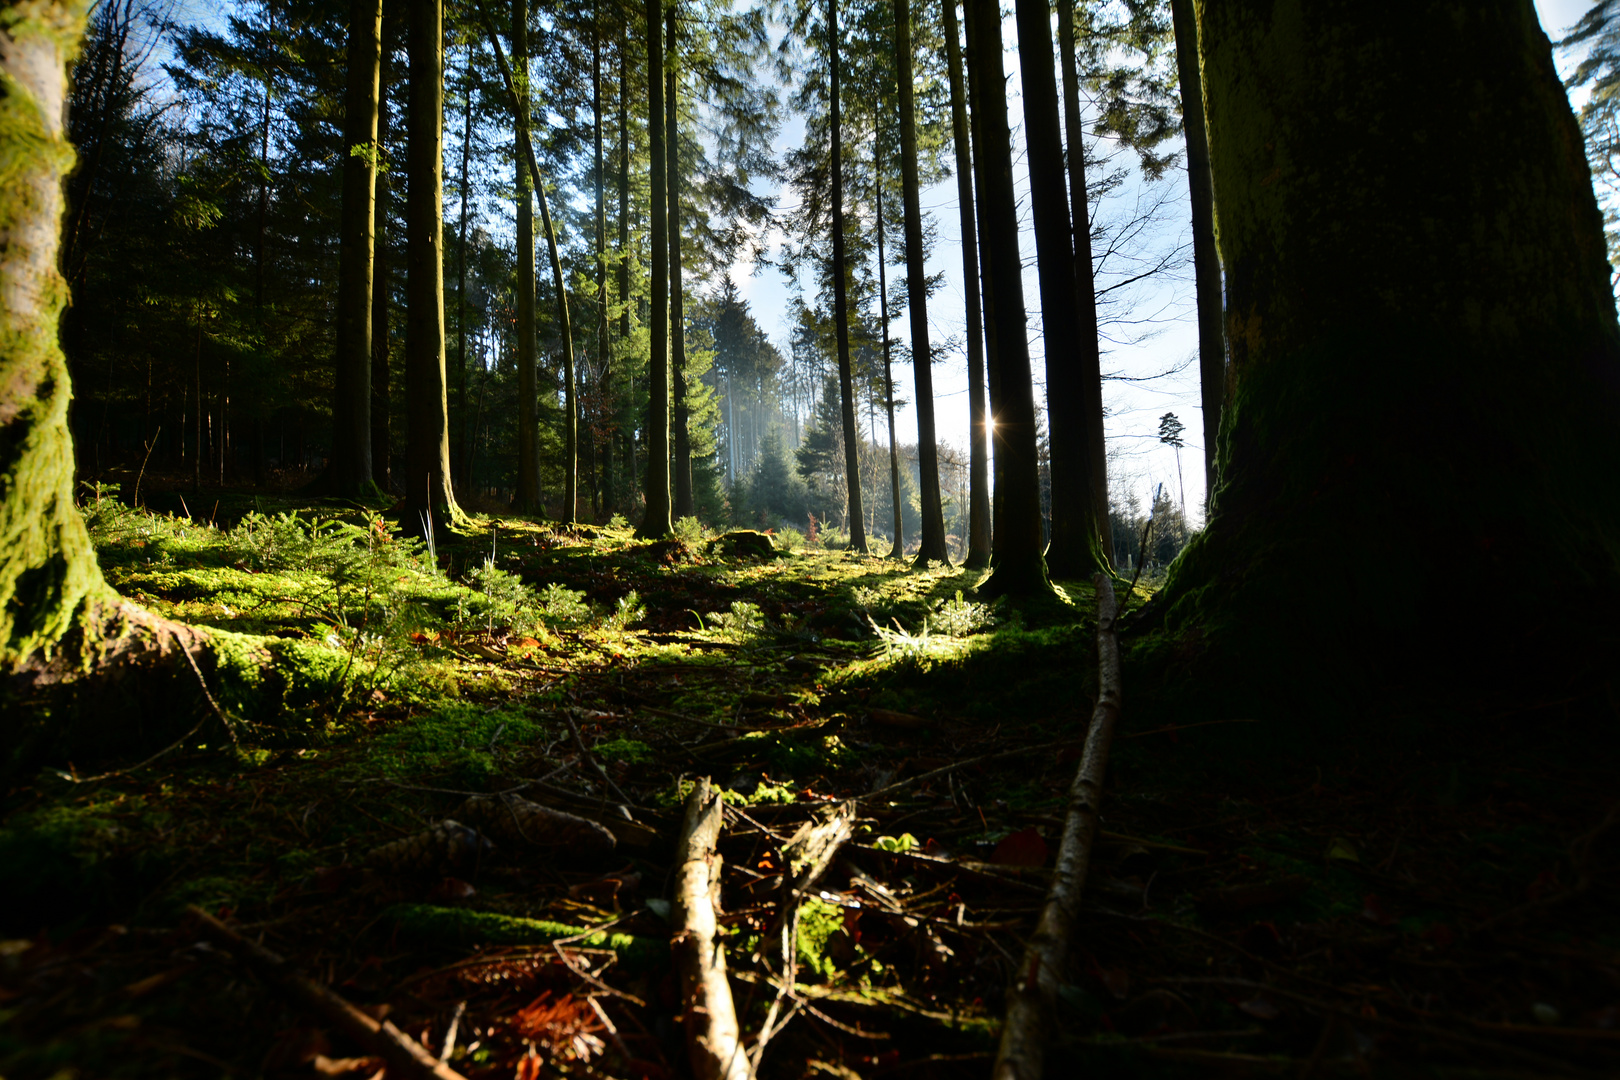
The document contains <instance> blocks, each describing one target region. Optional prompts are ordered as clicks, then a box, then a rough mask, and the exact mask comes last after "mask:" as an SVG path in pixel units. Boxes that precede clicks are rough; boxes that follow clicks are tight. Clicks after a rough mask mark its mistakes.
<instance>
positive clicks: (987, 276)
mask: <svg viewBox="0 0 1620 1080" xmlns="http://www.w3.org/2000/svg"><path fill="white" fill-rule="evenodd" d="M962 23H963V25H962V29H963V32H964V34H965V35H966V50H965V52H964V57H963V58H964V60H965V61H966V68H967V83H968V101H969V103H970V111H969V113H968V129H969V131H970V132H971V133H972V150H973V182H974V187H975V189H976V190H977V192H978V197H977V198H976V199H975V201H974V212H975V218H976V224H977V226H978V229H977V233H978V236H979V237H980V238H981V239H982V238H984V237H987V236H988V235H989V234H990V220H991V214H990V208H989V206H988V205H987V204H986V202H985V192H986V191H987V190H989V187H990V184H989V182H988V180H987V177H988V175H989V174H988V173H987V172H986V169H987V167H988V166H987V165H986V163H985V160H984V145H985V143H984V124H983V117H982V116H981V115H980V110H979V105H978V103H979V101H980V100H981V97H982V94H981V93H980V90H979V69H980V68H981V67H982V66H983V65H982V64H979V63H976V62H975V61H974V59H973V58H974V57H975V56H976V55H977V46H976V45H975V41H976V37H975V35H976V30H977V26H978V18H977V15H976V13H975V11H974V8H973V5H972V4H970V3H968V0H963V3H962ZM979 292H980V295H981V296H982V297H983V298H984V371H985V389H986V396H987V399H988V402H987V405H986V411H985V436H986V438H987V439H988V440H989V441H990V445H991V447H992V448H993V447H994V446H995V442H994V438H993V435H994V432H995V428H996V406H997V404H998V403H999V402H1000V401H1001V362H1000V360H999V358H998V354H997V352H996V326H997V322H996V290H995V274H994V272H993V270H992V269H991V264H990V250H989V244H988V243H981V244H979ZM1020 295H1022V294H1020ZM1020 317H1022V316H1020ZM1006 471H1007V459H1006V457H1005V456H1004V455H1001V454H996V453H992V454H991V455H990V475H991V484H990V488H991V492H990V503H991V507H990V523H991V525H990V533H991V537H990V555H991V557H990V564H991V565H992V566H993V565H994V564H995V562H996V560H997V559H999V558H1000V557H1001V535H1000V533H998V532H997V531H996V529H997V525H996V522H998V521H1000V520H1001V507H1002V503H1003V502H1004V496H1005V493H1006V490H1007V485H1006V484H1005V483H1004V480H1005V478H1006Z"/></svg>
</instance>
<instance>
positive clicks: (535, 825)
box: [456, 792, 618, 858]
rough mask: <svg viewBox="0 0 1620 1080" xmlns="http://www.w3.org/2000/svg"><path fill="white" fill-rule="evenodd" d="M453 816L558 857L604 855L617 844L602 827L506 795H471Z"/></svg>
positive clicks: (508, 794) (486, 832)
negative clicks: (551, 852) (551, 851)
mask: <svg viewBox="0 0 1620 1080" xmlns="http://www.w3.org/2000/svg"><path fill="white" fill-rule="evenodd" d="M456 816H457V817H458V818H459V819H461V820H462V821H466V822H468V823H470V824H472V825H474V826H476V827H478V828H479V829H482V830H483V831H484V833H485V834H486V835H489V836H493V837H496V838H498V839H500V840H503V841H505V842H506V843H508V844H511V845H515V846H524V845H527V846H530V847H541V848H550V849H554V850H556V851H557V852H558V853H560V854H567V855H576V856H581V857H587V858H588V857H591V856H597V855H606V854H608V853H610V852H611V851H612V850H613V849H614V847H615V846H616V845H617V843H618V841H617V840H616V839H615V837H614V835H613V833H612V832H610V831H609V830H608V828H607V827H606V826H604V825H601V824H598V823H597V822H595V821H591V820H589V819H587V818H582V817H580V816H579V815H577V814H570V813H568V812H567V811H566V810H553V809H552V808H551V807H549V806H541V805H540V804H539V803H537V802H530V801H529V800H528V799H525V798H523V797H522V796H521V795H514V794H511V793H510V792H505V793H501V794H497V795H474V796H472V797H471V798H469V799H468V800H467V801H466V802H464V803H462V804H461V807H460V808H459V809H458V810H457V811H456Z"/></svg>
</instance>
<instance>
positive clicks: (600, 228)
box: [591, 0, 613, 513]
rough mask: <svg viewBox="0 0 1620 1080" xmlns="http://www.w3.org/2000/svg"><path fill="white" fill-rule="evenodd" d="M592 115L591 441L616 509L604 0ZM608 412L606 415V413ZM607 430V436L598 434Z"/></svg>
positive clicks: (596, 31)
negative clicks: (594, 412)
mask: <svg viewBox="0 0 1620 1080" xmlns="http://www.w3.org/2000/svg"><path fill="white" fill-rule="evenodd" d="M591 119H592V125H591V129H592V135H593V137H594V139H595V143H596V303H597V307H596V368H597V370H598V371H599V372H601V375H600V379H601V382H600V384H599V386H598V387H597V390H598V394H597V397H598V400H599V401H600V403H601V404H600V406H599V409H600V410H602V412H599V413H598V416H597V423H596V424H595V425H593V427H592V429H591V445H592V446H593V447H596V446H597V445H598V444H599V443H600V444H601V445H600V451H599V452H600V455H601V481H600V488H596V487H595V485H593V490H600V491H601V493H602V502H603V504H604V505H605V507H606V509H607V511H608V512H609V513H612V511H613V424H612V414H613V355H612V353H611V352H610V351H609V347H608V318H609V312H610V299H609V296H608V251H607V161H606V158H605V157H604V156H603V154H602V0H597V2H596V5H595V7H594V9H593V16H592V21H591ZM603 413H605V414H606V415H603ZM604 434H605V438H603V437H599V436H603V435H604Z"/></svg>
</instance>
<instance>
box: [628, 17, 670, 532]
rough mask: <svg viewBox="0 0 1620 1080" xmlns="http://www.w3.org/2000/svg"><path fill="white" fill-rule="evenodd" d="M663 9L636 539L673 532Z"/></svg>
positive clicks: (656, 22)
mask: <svg viewBox="0 0 1620 1080" xmlns="http://www.w3.org/2000/svg"><path fill="white" fill-rule="evenodd" d="M663 19H664V9H663V4H662V2H661V0H647V142H648V144H649V156H650V157H651V159H652V205H651V207H650V208H649V216H650V218H651V220H650V221H649V222H648V230H647V231H648V234H649V236H648V251H647V258H648V259H649V260H651V266H650V269H651V271H652V273H651V275H650V276H651V278H652V282H651V286H652V296H651V305H650V306H651V309H652V310H651V313H650V319H651V323H652V325H651V326H650V327H649V328H648V329H649V330H650V331H651V333H650V335H649V337H650V338H651V340H652V356H651V359H650V362H649V363H648V365H647V376H648V379H649V380H650V382H649V384H648V386H647V507H646V512H645V514H644V515H643V516H642V519H641V525H640V527H638V528H637V529H636V535H637V536H640V537H643V538H645V539H653V540H656V539H658V538H660V537H664V536H668V535H669V534H670V533H671V532H673V531H674V528H673V525H672V522H671V521H670V503H669V480H670V477H669V273H668V271H669V232H668V230H669V193H668V180H669V172H668V169H669V163H668V162H667V161H666V160H665V154H666V149H665V142H664V133H665V127H664V120H665V118H664V23H663Z"/></svg>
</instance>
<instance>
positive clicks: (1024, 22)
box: [1017, 0, 1107, 578]
mask: <svg viewBox="0 0 1620 1080" xmlns="http://www.w3.org/2000/svg"><path fill="white" fill-rule="evenodd" d="M1063 2H1066V0H1063ZM1017 11H1018V15H1017V18H1018V53H1019V57H1020V63H1019V65H1018V66H1019V72H1020V73H1021V75H1022V80H1023V86H1024V137H1025V141H1026V143H1027V144H1028V149H1029V202H1030V208H1031V210H1032V212H1033V216H1034V219H1035V250H1036V253H1037V258H1038V260H1039V263H1040V289H1041V328H1042V332H1043V336H1044V337H1045V339H1046V408H1047V437H1048V439H1049V442H1050V446H1051V470H1052V519H1051V520H1052V536H1051V546H1050V548H1049V549H1048V550H1047V553H1046V560H1047V569H1048V571H1049V572H1052V573H1057V574H1061V575H1062V576H1063V577H1066V578H1075V577H1082V576H1087V575H1089V574H1090V573H1092V572H1093V571H1095V570H1098V569H1105V568H1106V567H1107V563H1106V561H1104V560H1103V559H1102V558H1101V552H1100V551H1099V550H1098V544H1099V539H1098V537H1099V535H1100V530H1099V528H1098V522H1097V515H1096V503H1095V500H1094V498H1093V494H1092V470H1091V460H1090V458H1091V453H1090V450H1091V438H1090V432H1089V431H1088V430H1087V427H1088V425H1089V424H1091V423H1093V422H1095V421H1096V419H1097V418H1096V417H1093V416H1091V415H1089V411H1088V410H1087V409H1086V407H1085V388H1084V363H1083V361H1082V360H1081V352H1082V350H1083V349H1084V348H1085V341H1084V327H1082V326H1081V324H1080V319H1079V317H1078V312H1077V310H1076V309H1077V308H1078V306H1079V302H1078V301H1079V291H1078V290H1077V288H1076V283H1075V256H1074V245H1073V243H1072V241H1071V235H1077V234H1072V233H1071V230H1070V221H1069V206H1068V195H1067V194H1066V193H1065V191H1064V168H1063V143H1062V140H1061V138H1060V137H1059V134H1058V130H1059V129H1058V100H1057V98H1058V95H1057V81H1056V79H1055V78H1054V77H1053V74H1052V63H1051V59H1052V9H1051V6H1050V5H1049V4H1048V2H1047V0H1018V2H1017ZM1066 64H1067V61H1065V65H1066ZM1070 149H1071V154H1070V161H1071V162H1072V161H1073V160H1074V155H1073V153H1072V151H1073V150H1074V149H1075V148H1074V147H1071V148H1070ZM1083 197H1084V195H1083V193H1082V198H1083ZM1088 280H1089V275H1088ZM1082 288H1084V289H1085V291H1086V292H1087V294H1088V295H1089V294H1090V289H1089V285H1087V286H1082ZM1091 348H1092V349H1093V350H1095V348H1096V345H1095V341H1093V342H1092V344H1091Z"/></svg>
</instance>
